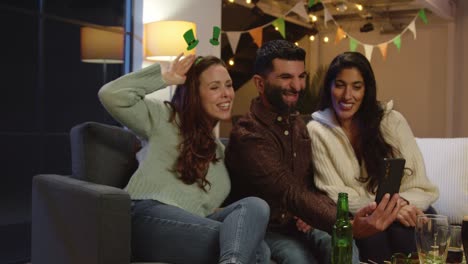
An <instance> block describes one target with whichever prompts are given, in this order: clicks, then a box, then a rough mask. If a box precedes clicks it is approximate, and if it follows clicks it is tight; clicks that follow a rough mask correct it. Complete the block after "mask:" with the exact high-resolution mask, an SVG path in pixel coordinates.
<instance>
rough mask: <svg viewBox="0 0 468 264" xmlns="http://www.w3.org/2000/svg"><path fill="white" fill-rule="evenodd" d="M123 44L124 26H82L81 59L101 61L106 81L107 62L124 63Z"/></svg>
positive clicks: (94, 61) (104, 80) (84, 60)
mask: <svg viewBox="0 0 468 264" xmlns="http://www.w3.org/2000/svg"><path fill="white" fill-rule="evenodd" d="M123 46H124V30H123V28H122V27H99V28H97V27H96V28H95V27H82V28H81V61H82V62H86V63H101V64H102V70H103V82H104V83H106V79H107V64H121V63H123V51H124V49H123Z"/></svg>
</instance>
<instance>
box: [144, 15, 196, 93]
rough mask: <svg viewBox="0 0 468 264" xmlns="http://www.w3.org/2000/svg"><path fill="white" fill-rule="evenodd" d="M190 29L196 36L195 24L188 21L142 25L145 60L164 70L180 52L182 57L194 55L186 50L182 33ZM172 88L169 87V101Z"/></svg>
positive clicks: (168, 21)
mask: <svg viewBox="0 0 468 264" xmlns="http://www.w3.org/2000/svg"><path fill="white" fill-rule="evenodd" d="M190 29H192V30H193V32H194V34H195V36H196V24H195V23H193V22H189V21H173V20H163V21H156V22H150V23H147V24H145V25H144V34H143V49H144V56H145V59H146V60H150V61H157V62H159V63H160V64H161V65H162V67H163V68H164V70H167V68H168V67H169V63H170V61H172V60H173V59H174V58H175V57H176V56H177V55H179V54H180V53H181V52H183V53H184V55H189V54H195V52H196V50H195V49H191V50H187V43H186V42H185V40H184V37H183V36H184V33H185V32H187V31H188V30H190ZM173 89H174V86H173V85H171V86H169V97H170V98H169V100H170V99H171V98H172V95H173Z"/></svg>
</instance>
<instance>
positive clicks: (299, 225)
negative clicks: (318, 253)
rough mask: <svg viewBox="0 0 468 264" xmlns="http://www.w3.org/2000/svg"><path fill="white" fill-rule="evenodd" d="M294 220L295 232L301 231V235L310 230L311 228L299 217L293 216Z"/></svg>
mask: <svg viewBox="0 0 468 264" xmlns="http://www.w3.org/2000/svg"><path fill="white" fill-rule="evenodd" d="M294 219H295V220H296V227H297V230H299V231H301V232H303V233H307V232H309V231H310V230H311V229H312V227H311V226H310V225H308V224H307V223H306V222H304V221H303V220H302V219H300V218H299V217H297V216H294Z"/></svg>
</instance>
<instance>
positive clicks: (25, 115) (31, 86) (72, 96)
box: [0, 0, 124, 263]
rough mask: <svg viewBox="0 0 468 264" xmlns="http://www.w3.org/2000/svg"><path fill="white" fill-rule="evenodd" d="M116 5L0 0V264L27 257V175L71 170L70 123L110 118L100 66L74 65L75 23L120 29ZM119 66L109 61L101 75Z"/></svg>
mask: <svg viewBox="0 0 468 264" xmlns="http://www.w3.org/2000/svg"><path fill="white" fill-rule="evenodd" d="M40 6H42V12H40V11H41V10H40ZM123 7H124V0H112V1H89V0H87V1H83V0H81V1H76V0H55V1H53V0H11V1H5V0H2V1H1V2H0V25H2V37H1V40H0V43H1V44H0V48H1V50H2V51H3V52H2V55H1V59H0V67H1V68H0V73H1V81H2V85H1V95H2V96H1V103H0V115H1V122H0V146H1V152H0V153H1V179H2V180H1V183H0V185H1V190H0V194H1V196H2V198H1V199H0V263H24V262H25V261H28V260H29V258H30V252H31V245H30V242H31V239H30V236H31V230H30V229H31V228H30V224H31V179H32V177H33V175H36V174H39V173H54V174H63V175H69V174H70V173H71V169H70V144H69V134H68V133H69V131H70V128H71V127H72V126H73V125H76V124H78V123H80V122H84V121H90V120H93V121H98V122H103V123H110V124H112V123H114V121H113V120H112V118H111V117H110V116H109V115H108V114H107V113H106V112H105V110H104V109H103V108H102V107H101V105H100V103H99V101H98V98H97V91H98V89H99V88H100V87H101V86H102V84H103V70H102V69H103V66H102V64H92V63H83V62H81V60H80V25H77V24H74V23H75V22H80V21H84V22H86V23H93V24H99V25H104V26H116V25H120V26H122V25H123V21H124V19H123V14H124V12H123V11H124V10H123ZM41 14H42V15H41ZM64 19H65V20H64ZM41 23H42V26H41ZM122 68H123V66H122V64H109V65H108V66H107V80H112V79H115V78H116V77H118V76H120V75H121V73H122ZM77 213H79V212H77Z"/></svg>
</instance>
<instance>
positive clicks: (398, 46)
mask: <svg viewBox="0 0 468 264" xmlns="http://www.w3.org/2000/svg"><path fill="white" fill-rule="evenodd" d="M393 44H395V46H397V48H398V51H400V48H401V36H400V35H398V36H396V38H395V39H393Z"/></svg>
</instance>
